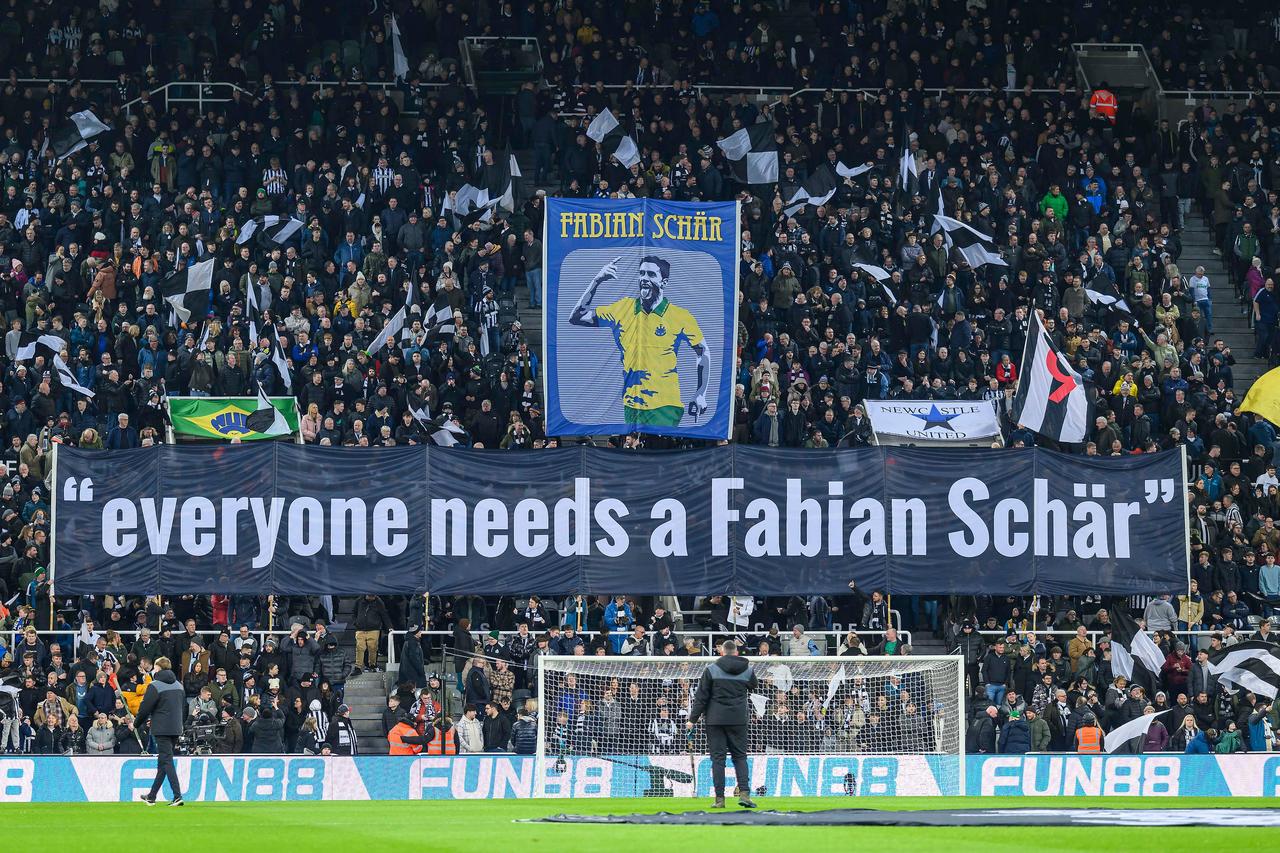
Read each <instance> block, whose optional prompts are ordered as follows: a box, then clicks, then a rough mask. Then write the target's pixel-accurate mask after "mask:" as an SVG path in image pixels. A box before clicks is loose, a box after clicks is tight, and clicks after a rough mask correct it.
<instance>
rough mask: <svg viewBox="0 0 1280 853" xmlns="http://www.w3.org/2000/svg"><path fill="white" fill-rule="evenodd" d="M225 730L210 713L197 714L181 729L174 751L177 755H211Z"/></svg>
mask: <svg viewBox="0 0 1280 853" xmlns="http://www.w3.org/2000/svg"><path fill="white" fill-rule="evenodd" d="M225 730H226V726H224V725H223V724H221V723H219V722H218V721H217V720H216V719H214V717H213V715H212V714H208V713H200V714H197V715H196V717H195V719H194V720H193V721H192V723H191V724H190V725H189V726H187V727H186V728H184V729H183V731H182V736H181V737H179V738H178V743H177V749H176V750H175V751H176V752H177V753H178V754H179V755H212V754H213V752H214V748H215V747H216V746H217V745H218V742H219V741H220V740H221V739H222V736H223V734H224V733H225Z"/></svg>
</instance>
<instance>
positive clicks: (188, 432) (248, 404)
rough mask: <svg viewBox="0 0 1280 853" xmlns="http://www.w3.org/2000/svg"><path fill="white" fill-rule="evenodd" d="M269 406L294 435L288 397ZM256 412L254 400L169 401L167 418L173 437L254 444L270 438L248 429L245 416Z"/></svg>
mask: <svg viewBox="0 0 1280 853" xmlns="http://www.w3.org/2000/svg"><path fill="white" fill-rule="evenodd" d="M271 405H273V406H275V407H276V409H278V410H279V411H280V414H282V415H284V419H285V422H286V423H287V424H288V425H289V429H290V431H292V432H297V431H298V408H297V406H296V405H295V403H294V399H293V398H292V397H272V398H271ZM257 408H258V401H257V399H256V398H254V397H170V398H169V417H170V418H171V419H172V420H173V431H174V433H176V434H177V435H185V436H192V437H195V438H212V439H221V440H223V441H226V440H228V439H232V438H238V439H240V440H241V441H257V440H259V439H269V438H272V436H269V435H266V434H265V433H261V432H254V431H253V430H252V429H250V428H249V425H248V419H249V415H251V414H253V413H254V411H256V410H257Z"/></svg>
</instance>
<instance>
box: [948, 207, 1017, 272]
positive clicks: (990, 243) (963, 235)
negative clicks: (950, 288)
mask: <svg viewBox="0 0 1280 853" xmlns="http://www.w3.org/2000/svg"><path fill="white" fill-rule="evenodd" d="M938 231H941V232H942V236H943V238H944V239H945V240H946V241H947V250H948V251H950V250H952V249H954V250H956V251H957V252H959V253H960V255H961V257H963V258H964V259H965V262H966V263H967V264H969V266H971V267H973V268H974V269H977V268H978V267H980V266H983V265H984V264H991V265H992V266H997V267H1007V266H1008V264H1007V263H1005V261H1004V258H1002V257H1000V250H999V249H997V248H996V244H995V241H994V240H992V239H991V238H990V237H989V236H987V235H986V234H983V233H982V232H981V231H978V230H977V229H975V228H970V227H969V226H968V225H965V224H964V223H963V222H961V221H960V220H959V219H952V218H951V217H950V216H945V215H943V214H941V213H935V214H934V215H933V230H932V231H931V232H930V233H933V234H936V233H937V232H938Z"/></svg>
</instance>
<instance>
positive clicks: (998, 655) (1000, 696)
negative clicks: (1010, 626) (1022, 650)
mask: <svg viewBox="0 0 1280 853" xmlns="http://www.w3.org/2000/svg"><path fill="white" fill-rule="evenodd" d="M1011 670H1012V668H1011V667H1010V666H1009V659H1008V658H1006V657H1005V656H1004V640H996V642H995V645H994V646H992V648H991V650H990V651H989V652H987V654H986V656H985V657H983V659H982V679H983V681H984V682H985V683H986V685H987V701H988V702H989V703H991V704H992V705H999V704H1000V703H1001V702H1003V701H1004V694H1005V691H1006V690H1008V689H1009V677H1010V676H1011V675H1012V671H1011Z"/></svg>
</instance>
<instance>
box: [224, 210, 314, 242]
mask: <svg viewBox="0 0 1280 853" xmlns="http://www.w3.org/2000/svg"><path fill="white" fill-rule="evenodd" d="M301 229H302V220H300V219H294V218H292V217H289V216H277V215H275V214H274V213H270V214H267V215H266V216H255V217H253V218H252V219H250V220H249V221H248V222H246V223H245V224H244V225H241V226H240V233H239V234H237V235H236V244H237V245H240V246H243V245H244V244H245V243H248V242H249V241H250V240H252V239H253V235H254V234H257V233H258V232H259V231H261V232H262V233H263V236H264V237H265V238H267V239H269V240H271V241H273V242H275V243H287V242H289V238H290V237H292V236H293V235H294V234H297V233H298V231H300V230H301Z"/></svg>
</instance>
